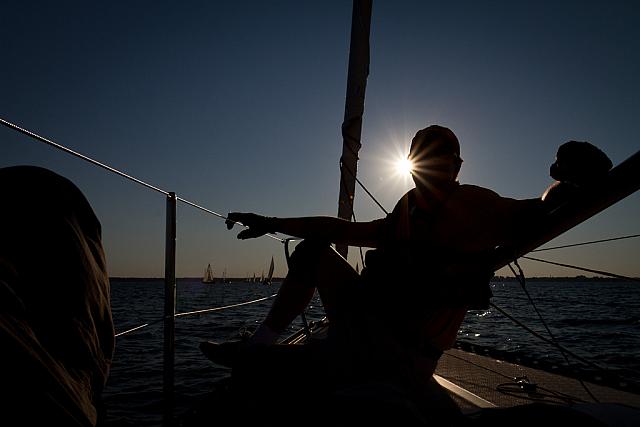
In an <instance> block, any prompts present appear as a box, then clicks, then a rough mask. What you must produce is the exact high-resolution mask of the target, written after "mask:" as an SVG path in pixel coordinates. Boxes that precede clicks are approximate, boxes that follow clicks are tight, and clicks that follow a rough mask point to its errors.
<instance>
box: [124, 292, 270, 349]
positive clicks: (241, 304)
mask: <svg viewBox="0 0 640 427" xmlns="http://www.w3.org/2000/svg"><path fill="white" fill-rule="evenodd" d="M275 296H276V294H273V295H270V296H268V297H263V298H258V299H255V300H251V301H246V302H241V303H238V304H229V305H225V306H222V307H213V308H205V309H204V310H195V311H189V312H185V313H176V314H174V315H173V317H174V318H176V317H184V316H192V315H194V314H204V313H211V312H214V311H222V310H227V309H230V308H235V307H240V306H243V305H249V304H255V303H258V302H262V301H266V300H268V299H271V298H273V297H275ZM167 317H171V316H162V317H160V318H158V319H156V320H153V321H151V322H149V323H145V324H142V325H140V326H136V327H135V328H131V329H127V330H126V331H122V332H119V333H117V334H115V337H116V338H117V337H119V336H122V335H126V334H128V333H130V332H133V331H137V330H139V329H142V328H145V327H147V326H151V325H155V324H156V323H160V322H162V321H164V320H165V319H166V318H167Z"/></svg>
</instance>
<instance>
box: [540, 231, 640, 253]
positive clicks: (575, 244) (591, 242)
mask: <svg viewBox="0 0 640 427" xmlns="http://www.w3.org/2000/svg"><path fill="white" fill-rule="evenodd" d="M636 237H640V234H630V235H628V236H619V237H612V238H610V239H600V240H591V241H589V242H581V243H573V244H570V245H562V246H553V247H550V248H542V249H535V250H533V251H531V252H543V251H551V250H554V249H564V248H572V247H575V246H584V245H592V244H594V243H603V242H612V241H614V240H623V239H633V238H636Z"/></svg>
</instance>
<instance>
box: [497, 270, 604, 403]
mask: <svg viewBox="0 0 640 427" xmlns="http://www.w3.org/2000/svg"><path fill="white" fill-rule="evenodd" d="M513 264H514V265H515V266H516V267H517V268H518V273H516V271H515V270H514V269H513V267H512V266H511V263H509V264H508V265H509V268H510V269H511V272H512V273H513V275H514V276H515V277H516V278H517V279H518V282H519V283H520V287H522V290H523V291H524V293H525V294H526V295H527V298H528V299H529V303H530V304H531V306H532V307H533V309H534V310H535V312H536V314H537V315H538V318H539V319H540V322H542V325H543V326H544V328H545V329H546V331H547V333H548V334H549V337H551V341H553V343H554V344H556V345H557V347H558V349H559V350H560V353H561V354H562V357H563V358H564V360H565V362H567V367H569V366H571V362H569V358H568V357H567V354H566V353H565V352H564V349H563V347H562V346H561V345H560V344H559V343H558V340H557V339H556V337H555V336H554V335H553V333H552V332H551V329H549V326H548V325H547V322H545V320H544V318H543V317H542V313H540V311H539V310H538V307H537V306H536V304H535V302H533V298H531V295H530V294H529V291H528V290H527V287H526V285H525V280H526V279H525V276H524V272H523V271H522V268H521V267H520V264H518V260H517V259H515V260H514V261H513ZM578 381H579V382H580V385H581V386H582V388H584V390H585V391H586V392H587V394H588V395H589V396H590V397H591V398H592V399H593V400H594V402H596V403H599V402H600V401H599V400H598V399H597V398H596V397H595V396H594V395H593V393H591V390H589V388H588V387H587V385H586V384H585V383H584V381H582V379H580V378H579V379H578Z"/></svg>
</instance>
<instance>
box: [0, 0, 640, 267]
mask: <svg viewBox="0 0 640 427" xmlns="http://www.w3.org/2000/svg"><path fill="white" fill-rule="evenodd" d="M638 22H640V6H638V5H637V4H636V3H635V2H629V1H625V2H616V1H613V2H612V1H607V2H604V1H601V2H588V1H565V2H556V1H548V2H541V1H531V2H509V1H504V2H495V1H494V2H489V1H487V2H475V1H466V2H446V4H444V3H443V2H426V1H377V2H374V8H373V20H372V36H371V46H372V51H371V74H370V78H369V83H368V88H367V95H366V105H365V117H364V126H363V148H362V150H361V160H360V163H359V171H360V178H361V179H362V180H363V181H364V182H365V183H366V184H367V185H368V186H369V188H370V190H371V191H372V192H373V193H374V194H375V195H376V196H377V197H378V198H379V199H380V201H381V202H382V203H383V204H384V205H385V206H386V207H387V209H391V208H392V207H393V205H394V203H395V201H396V200H397V199H398V198H399V197H400V196H401V195H402V194H403V193H404V191H406V190H407V189H408V188H409V187H410V183H409V182H407V181H403V180H401V179H399V178H397V177H395V176H394V174H393V171H392V170H391V168H390V166H389V164H390V161H391V160H392V159H394V158H395V157H398V156H400V155H404V153H405V152H406V148H407V146H408V143H409V141H410V139H411V137H412V136H413V134H414V133H415V132H416V130H418V129H420V128H423V127H425V126H427V125H429V124H433V123H438V124H442V125H445V126H448V127H450V128H451V129H453V130H454V131H455V132H456V134H457V135H458V137H459V139H460V141H461V144H462V156H463V158H464V159H465V163H464V165H463V170H462V173H461V181H462V182H465V183H474V184H478V185H482V186H486V187H489V188H492V189H494V190H495V191H497V192H498V193H500V194H502V195H505V196H510V197H516V198H527V197H535V196H538V195H540V194H541V193H542V192H543V191H544V189H545V188H546V187H547V186H548V185H549V184H550V183H551V182H552V181H551V178H550V177H549V176H548V167H549V165H550V164H551V162H552V161H553V158H554V155H555V151H556V149H557V147H558V146H559V145H560V144H561V143H563V142H565V141H567V140H570V139H576V140H587V141H590V142H592V143H594V144H596V145H597V146H599V147H601V148H602V149H603V150H604V151H605V152H606V153H607V154H608V155H609V156H610V157H611V159H612V160H613V162H614V164H617V163H619V162H620V161H622V160H624V159H625V158H627V157H628V156H629V155H631V154H633V153H634V152H635V151H637V150H638V148H639V147H640V144H639V143H638V130H637V122H638V118H640V81H639V79H638V76H639V75H640V26H639V25H638ZM350 24H351V2H349V1H346V0H345V1H316V2H300V1H276V2H262V1H245V2H235V1H228V2H208V1H206V2H205V1H203V2H189V3H186V4H185V2H181V4H178V2H173V3H162V2H149V1H136V2H105V3H103V4H96V3H94V2H82V3H81V2H42V3H37V2H17V1H10V2H5V3H4V4H3V12H2V15H1V16H0V47H1V51H2V60H1V61H2V66H1V67H0V117H3V118H4V119H6V120H9V121H13V122H15V123H17V124H19V125H22V126H24V127H27V128H29V129H31V130H33V131H35V132H37V133H40V134H42V135H45V136H47V137H49V138H51V139H53V140H54V141H57V142H59V143H61V144H64V145H67V146H69V147H71V148H73V149H75V150H78V151H80V152H82V153H84V154H86V155H89V156H92V157H94V158H96V159H99V160H101V161H103V162H105V163H108V164H110V165H112V166H114V167H116V168H119V169H121V170H124V171H126V172H128V173H130V174H132V175H134V176H137V177H139V178H141V179H143V180H146V181H148V182H150V183H153V184H155V185H157V186H159V187H162V188H164V189H166V190H169V191H175V192H176V193H178V195H179V196H182V197H184V198H187V199H190V200H192V201H194V202H196V203H199V204H201V205H204V206H206V207H208V208H210V209H212V210H215V211H218V212H221V213H226V212H228V211H234V210H239V211H256V212H259V213H263V214H266V215H271V216H301V215H314V214H321V215H335V213H336V211H337V198H338V184H339V171H338V159H339V157H340V153H341V149H342V147H341V145H342V141H341V137H340V124H341V121H342V117H343V114H344V95H345V87H346V73H347V58H348V49H349V31H350ZM0 144H1V147H2V153H3V155H2V156H1V157H0V166H8V165H16V164H35V165H40V166H44V167H48V168H50V169H52V170H54V171H56V172H58V173H60V174H62V175H64V176H67V177H68V178H70V179H72V180H73V181H74V182H75V183H76V184H77V185H78V186H79V187H80V188H81V189H82V190H83V191H84V193H85V194H86V195H87V197H88V199H89V201H90V202H91V203H92V205H93V206H94V209H95V210H96V212H97V214H98V216H99V218H100V220H101V221H102V224H103V231H104V242H105V247H106V249H107V256H108V262H109V267H110V272H111V274H112V275H118V276H161V275H162V274H163V269H164V258H163V257H164V230H165V219H164V218H165V217H164V215H165V200H164V198H163V196H162V195H160V194H157V193H154V192H150V191H149V190H146V189H144V188H141V187H138V186H136V185H134V184H131V183H129V182H127V181H125V180H123V179H122V178H120V177H117V176H113V175H110V174H108V173H106V172H105V171H103V170H101V169H98V168H95V167H93V166H90V165H88V164H85V163H83V162H82V161H80V160H78V159H75V158H71V157H69V156H68V155H66V154H63V153H61V152H58V151H55V150H53V149H51V148H48V147H46V146H43V145H40V144H38V143H35V142H32V141H31V140H29V139H27V138H26V137H24V136H22V135H19V134H16V133H15V132H13V131H10V130H8V129H4V128H2V129H0ZM5 203H8V202H7V201H5ZM178 209H179V210H178V236H179V240H178V268H177V273H178V275H179V276H197V275H201V274H202V273H203V271H204V268H205V267H206V265H207V263H212V265H213V266H214V268H215V269H216V272H217V273H218V274H219V272H220V271H221V270H222V269H223V268H226V269H227V274H228V275H230V276H233V275H236V276H244V275H245V274H252V273H254V272H256V273H258V274H260V272H261V271H262V270H266V269H267V266H268V261H269V260H270V258H271V256H272V255H273V256H274V257H275V259H276V275H283V274H285V272H286V269H285V265H284V256H283V251H282V248H281V245H280V244H279V243H278V242H276V241H274V240H272V239H268V238H262V239H257V240H250V241H238V240H236V239H235V234H236V233H235V232H234V233H232V232H227V231H226V229H225V227H224V224H223V222H222V221H220V220H219V219H216V218H214V217H210V216H208V215H205V214H203V213H202V212H200V211H197V210H194V209H192V208H190V207H187V206H185V205H180V206H179V207H178ZM356 215H357V217H358V219H359V220H369V219H374V218H377V217H380V216H381V215H382V213H381V211H380V210H379V208H378V207H376V206H375V205H374V204H373V203H372V202H371V201H370V200H368V199H367V198H366V196H365V195H364V193H363V192H362V191H360V190H359V189H358V190H357V193H356ZM638 218H640V196H639V195H638V194H635V195H633V196H631V197H629V198H627V199H625V200H624V201H622V202H620V203H619V204H617V205H616V206H614V207H612V208H610V209H609V210H607V211H605V212H604V213H601V214H599V215H597V216H596V217H594V218H592V219H591V220H589V221H587V222H586V223H584V224H583V225H580V226H579V227H577V228H576V229H574V230H572V231H570V232H569V233H566V234H565V235H564V236H562V237H560V238H558V239H556V240H555V241H554V242H553V243H555V244H564V243H574V242H579V241H584V240H592V239H600V238H606V237H612V236H618V235H623V234H635V233H638ZM639 250H640V242H638V241H637V240H635V241H633V240H631V241H622V242H617V243H612V244H605V245H596V246H592V247H587V248H578V249H567V250H560V251H553V252H549V253H547V254H545V257H546V258H548V259H553V260H557V261H560V262H567V263H574V264H578V265H584V266H589V267H591V268H597V269H603V270H609V271H613V272H616V273H619V274H626V275H634V276H640V265H639V263H638V253H640V251H639ZM351 252H352V255H351V256H350V260H351V261H352V262H353V263H354V264H355V260H356V258H355V257H354V255H355V252H356V251H354V250H352V251H351ZM523 267H524V269H525V273H527V274H528V275H575V274H580V273H579V272H577V271H575V270H566V269H561V268H555V267H549V266H546V265H541V264H535V263H532V262H524V263H523Z"/></svg>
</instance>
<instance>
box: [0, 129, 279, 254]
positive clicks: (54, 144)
mask: <svg viewBox="0 0 640 427" xmlns="http://www.w3.org/2000/svg"><path fill="white" fill-rule="evenodd" d="M0 124H2V125H4V126H5V127H7V128H9V129H13V130H15V131H17V132H19V133H22V134H23V135H26V136H28V137H30V138H32V139H35V140H36V141H39V142H42V143H44V144H47V145H49V146H50V147H53V148H57V149H58V150H61V151H63V152H65V153H67V154H71V155H72V156H75V157H77V158H79V159H81V160H84V161H86V162H88V163H91V164H92V165H95V166H98V167H100V168H102V169H105V170H107V171H109V172H111V173H114V174H116V175H119V176H121V177H123V178H126V179H128V180H130V181H132V182H135V183H136V184H140V185H142V186H143V187H146V188H149V189H151V190H153V191H156V192H158V193H161V194H164V195H165V196H168V195H169V194H170V193H169V192H168V191H166V190H163V189H162V188H160V187H157V186H155V185H151V184H149V183H147V182H145V181H143V180H141V179H139V178H136V177H134V176H132V175H129V174H127V173H125V172H122V171H120V170H118V169H116V168H114V167H112V166H109V165H107V164H105V163H102V162H99V161H97V160H95V159H93V158H91V157H89V156H86V155H84V154H82V153H79V152H77V151H75V150H72V149H70V148H68V147H65V146H64V145H62V144H58V143H57V142H54V141H52V140H50V139H48V138H45V137H43V136H41V135H38V134H37V133H35V132H32V131H30V130H28V129H25V128H23V127H20V126H18V125H16V124H15V123H11V122H9V121H7V120H4V119H2V118H0ZM176 200H179V201H180V202H182V203H185V204H187V205H190V206H192V207H194V208H196V209H200V210H202V211H204V212H207V213H209V214H211V215H214V216H216V217H218V218H221V219H224V220H227V219H228V218H227V217H226V216H224V215H222V214H219V213H218V212H215V211H212V210H211V209H207V208H205V207H202V206H200V205H198V204H196V203H193V202H191V201H189V200H187V199H184V198H182V197H178V196H176ZM234 223H235V224H239V225H241V226H243V227H246V226H245V225H244V224H241V223H238V222H234ZM266 236H268V237H270V238H272V239H275V240H278V241H279V242H280V243H284V240H285V239H281V238H279V237H277V236H274V235H273V234H266Z"/></svg>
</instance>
